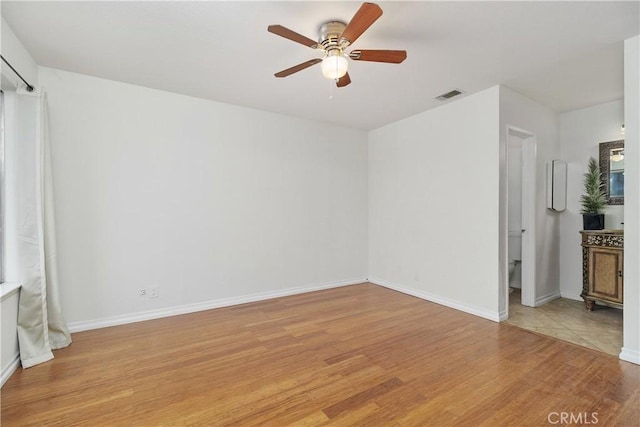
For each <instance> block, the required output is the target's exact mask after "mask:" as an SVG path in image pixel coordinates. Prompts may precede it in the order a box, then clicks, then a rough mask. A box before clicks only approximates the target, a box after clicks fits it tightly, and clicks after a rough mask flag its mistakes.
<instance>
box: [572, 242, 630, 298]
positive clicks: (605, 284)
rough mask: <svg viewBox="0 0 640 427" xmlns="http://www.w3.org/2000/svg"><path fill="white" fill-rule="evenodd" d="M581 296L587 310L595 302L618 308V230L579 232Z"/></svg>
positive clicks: (621, 251) (620, 270) (620, 275)
mask: <svg viewBox="0 0 640 427" xmlns="http://www.w3.org/2000/svg"><path fill="white" fill-rule="evenodd" d="M580 233H582V294H581V296H582V298H583V299H584V302H585V304H586V306H587V310H593V306H594V304H595V303H596V301H597V302H600V303H603V304H605V305H609V306H612V307H617V308H622V291H623V272H624V269H623V259H624V249H623V248H624V235H623V232H622V230H620V231H618V230H612V231H607V230H598V231H581V232H580Z"/></svg>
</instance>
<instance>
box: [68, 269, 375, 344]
mask: <svg viewBox="0 0 640 427" xmlns="http://www.w3.org/2000/svg"><path fill="white" fill-rule="evenodd" d="M366 281H367V278H366V277H361V278H357V279H351V280H344V281H337V282H326V283H320V284H316V285H310V286H302V287H296V288H288V289H282V290H278V291H269V292H262V293H259V294H252V295H243V296H239V297H231V298H221V299H217V300H211V301H203V302H198V303H193V304H185V305H180V306H175V307H167V308H161V309H157V310H150V311H143V312H138V313H131V314H125V315H121V316H113V317H107V318H103V319H96V320H88V321H81V322H73V323H69V325H68V328H69V332H71V333H74V332H81V331H88V330H92V329H100V328H107V327H110V326H117V325H124V324H127V323H135V322H143V321H145V320H153V319H159V318H162V317H170V316H177V315H180V314H188V313H195V312H197V311H204V310H212V309H214V308H221V307H229V306H232V305H238V304H247V303H250V302H257V301H264V300H268V299H273V298H281V297H286V296H290V295H296V294H303V293H307V292H314V291H321V290H323V289H330V288H338V287H341V286H349V285H356V284H359V283H364V282H366Z"/></svg>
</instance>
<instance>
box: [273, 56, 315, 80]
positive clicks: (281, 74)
mask: <svg viewBox="0 0 640 427" xmlns="http://www.w3.org/2000/svg"><path fill="white" fill-rule="evenodd" d="M318 62H322V59H321V58H316V59H310V60H308V61H307V62H303V63H302V64H298V65H295V66H293V67H291V68H287V69H286V70H282V71H280V72H279V73H275V74H274V75H275V76H276V77H287V76H290V75H291V74H293V73H297V72H298V71H302V70H304V69H305V68H309V67H311V66H312V65H316V64H317V63H318Z"/></svg>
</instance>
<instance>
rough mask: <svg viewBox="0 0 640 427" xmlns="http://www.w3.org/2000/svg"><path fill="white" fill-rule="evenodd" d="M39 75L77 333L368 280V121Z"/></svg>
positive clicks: (65, 286)
mask: <svg viewBox="0 0 640 427" xmlns="http://www.w3.org/2000/svg"><path fill="white" fill-rule="evenodd" d="M39 74H40V82H41V84H42V86H43V87H44V88H45V90H46V91H47V93H48V99H49V115H50V128H51V144H52V160H53V173H54V189H55V201H56V218H57V226H58V252H59V255H58V259H59V263H60V265H59V275H60V281H61V283H62V286H61V287H62V295H61V297H62V303H63V309H64V313H65V317H66V319H67V321H68V322H69V323H70V327H71V329H72V330H79V329H83V328H88V327H96V326H101V325H106V324H117V323H123V322H126V321H132V320H138V319H140V318H150V317H157V316H160V315H167V314H170V313H177V312H185V311H192V310H194V309H205V308H211V307H215V306H219V305H226V304H233V303H239V302H244V301H249V300H255V299H261V298H267V297H274V296H278V295H284V294H289V293H294V292H300V291H304V290H311V289H318V288H322V287H326V286H334V285H340V284H346V283H353V282H359V281H364V280H365V279H366V274H367V193H368V191H367V134H366V133H365V132H363V131H358V130H353V129H347V128H341V127H336V126H331V125H325V124H321V123H317V122H311V121H306V120H300V119H295V118H290V117H286V116H282V115H278V114H272V113H266V112H261V111H256V110H251V109H248V108H242V107H236V106H231V105H226V104H221V103H217V102H211V101H205V100H201V99H196V98H191V97H187V96H182V95H177V94H172V93H167V92H162V91H158V90H152V89H147V88H143V87H138V86H133V85H127V84H123V83H118V82H113V81H108V80H102V79H97V78H93V77H88V76H83V75H79V74H73V73H69V72H64V71H59V70H53V69H49V68H40V71H39ZM153 286H158V287H159V290H160V297H159V298H145V297H140V296H139V295H138V293H139V289H142V288H147V289H149V288H151V287H153ZM153 310H155V311H153ZM149 311H151V312H150V313H149ZM145 312H147V313H145Z"/></svg>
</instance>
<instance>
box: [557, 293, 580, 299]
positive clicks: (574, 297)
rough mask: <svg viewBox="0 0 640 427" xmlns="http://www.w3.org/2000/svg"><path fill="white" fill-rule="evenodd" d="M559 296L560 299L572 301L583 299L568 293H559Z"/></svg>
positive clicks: (578, 295)
mask: <svg viewBox="0 0 640 427" xmlns="http://www.w3.org/2000/svg"><path fill="white" fill-rule="evenodd" d="M560 296H561V297H562V298H566V299H572V300H574V301H584V299H582V297H581V296H580V294H574V293H569V292H560Z"/></svg>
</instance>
